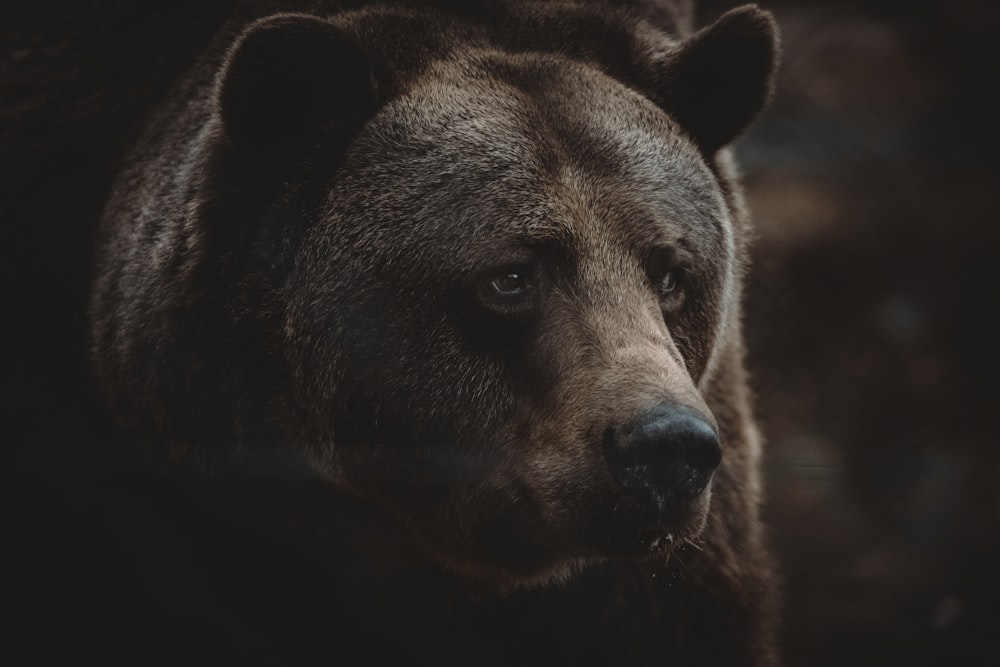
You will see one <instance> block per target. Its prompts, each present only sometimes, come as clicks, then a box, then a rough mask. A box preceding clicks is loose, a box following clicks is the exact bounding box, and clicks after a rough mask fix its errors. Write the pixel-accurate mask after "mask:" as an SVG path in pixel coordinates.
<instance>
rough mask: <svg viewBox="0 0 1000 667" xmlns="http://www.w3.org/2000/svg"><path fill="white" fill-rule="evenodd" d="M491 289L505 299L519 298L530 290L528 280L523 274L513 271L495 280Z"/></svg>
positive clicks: (491, 284) (492, 281) (491, 283)
mask: <svg viewBox="0 0 1000 667" xmlns="http://www.w3.org/2000/svg"><path fill="white" fill-rule="evenodd" d="M490 287H492V288H493V290H494V291H495V292H496V293H497V294H498V295H500V296H503V297H513V296H518V295H520V294H522V293H524V292H525V291H526V290H527V289H528V278H527V276H526V275H525V274H524V273H523V272H521V271H517V270H513V269H512V270H510V271H506V272H504V273H501V274H500V275H498V276H496V277H495V278H493V280H491V281H490Z"/></svg>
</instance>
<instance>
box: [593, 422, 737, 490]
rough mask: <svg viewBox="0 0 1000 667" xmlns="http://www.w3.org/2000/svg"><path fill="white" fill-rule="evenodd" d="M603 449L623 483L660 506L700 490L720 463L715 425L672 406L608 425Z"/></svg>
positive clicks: (617, 476)
mask: <svg viewBox="0 0 1000 667" xmlns="http://www.w3.org/2000/svg"><path fill="white" fill-rule="evenodd" d="M604 449H605V455H606V456H607V459H608V465H609V466H610V467H611V471H612V473H613V474H614V476H615V478H616V479H617V480H618V481H619V482H620V483H621V485H622V487H623V488H624V489H625V490H626V491H627V492H629V493H631V494H634V495H636V496H639V497H640V498H642V499H643V500H645V501H647V502H650V503H652V504H653V505H654V506H656V507H657V508H659V509H663V508H664V507H665V505H667V504H669V503H671V502H676V501H683V500H691V499H692V498H695V497H696V496H698V495H699V494H701V492H702V491H704V490H705V487H706V486H708V482H709V480H711V479H712V472H713V471H715V469H716V468H717V467H718V466H719V463H720V462H721V461H722V448H721V447H720V446H719V436H718V434H717V433H716V431H715V428H714V427H713V426H712V425H711V424H709V423H708V421H706V420H705V418H704V417H702V416H701V415H699V414H698V413H697V412H696V411H694V410H693V409H691V408H688V407H685V406H683V405H675V404H663V405H658V406H656V407H655V408H653V409H651V410H648V411H646V412H644V413H642V414H640V415H639V416H638V417H636V418H635V419H632V420H631V421H629V422H627V423H625V424H623V425H621V426H619V427H617V428H613V429H610V430H609V431H608V433H607V434H606V435H605V447H604Z"/></svg>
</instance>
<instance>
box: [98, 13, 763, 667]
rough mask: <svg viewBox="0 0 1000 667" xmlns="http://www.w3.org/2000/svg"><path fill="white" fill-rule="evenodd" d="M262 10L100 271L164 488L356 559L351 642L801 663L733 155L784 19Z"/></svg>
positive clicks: (346, 633)
mask: <svg viewBox="0 0 1000 667" xmlns="http://www.w3.org/2000/svg"><path fill="white" fill-rule="evenodd" d="M251 4H252V3H251ZM237 14H238V15H237V16H234V18H233V20H232V21H230V22H229V23H227V24H226V26H225V27H224V28H223V29H222V30H221V31H220V32H219V34H218V35H217V36H216V38H215V39H214V41H213V42H212V44H211V45H210V46H209V47H208V48H207V49H206V50H205V52H204V54H203V55H202V56H201V58H200V60H199V62H198V64H197V65H196V66H195V67H194V68H193V69H192V70H191V71H190V72H189V73H188V74H187V75H186V76H185V77H184V78H183V80H182V81H180V82H179V83H178V84H177V85H176V87H175V88H174V89H173V90H171V91H169V93H168V94H167V95H166V98H165V99H166V102H165V103H164V104H163V105H161V108H160V110H159V112H158V113H157V114H156V115H155V116H154V117H153V119H152V120H151V121H150V124H149V127H148V130H147V132H146V133H145V135H144V137H143V139H142V140H141V141H140V142H139V143H138V145H137V146H136V147H135V148H134V149H133V150H132V152H131V154H130V157H129V158H128V159H127V160H126V162H125V166H124V168H123V169H122V171H121V173H120V175H119V177H118V180H117V185H116V186H115V188H114V192H113V195H112V197H111V199H110V201H109V203H108V205H107V207H106V210H105V213H104V216H103V222H102V228H101V235H100V240H99V243H98V248H97V251H96V260H95V262H96V277H95V281H94V287H93V292H92V301H91V323H92V341H93V359H94V366H95V368H96V372H97V375H98V377H99V380H100V382H101V384H102V386H103V387H104V389H105V393H106V398H107V403H108V406H109V408H110V410H111V412H112V414H113V415H114V416H115V418H116V420H117V421H118V422H119V423H120V424H121V426H122V427H123V429H124V431H125V432H126V433H127V434H128V436H129V438H130V439H131V440H132V441H134V442H135V444H136V447H137V448H138V449H139V451H141V452H142V453H143V454H144V456H145V457H146V458H147V460H148V461H149V463H150V465H151V466H153V467H155V468H156V469H157V470H160V471H161V472H162V473H163V474H165V475H168V476H172V477H174V478H181V479H187V480H215V481H217V482H219V484H217V485H216V486H215V487H214V488H221V487H220V485H221V484H222V481H225V482H226V483H231V488H233V489H238V491H234V492H233V495H234V496H238V497H239V500H238V501H237V502H234V503H232V504H233V505H239V506H240V507H241V509H246V510H247V513H248V515H252V516H254V517H257V518H254V519H252V520H251V523H254V522H258V521H259V523H257V524H256V525H269V526H270V525H272V524H273V525H275V526H279V525H280V526H291V528H290V530H289V533H288V535H291V536H294V537H293V538H291V539H294V540H295V544H297V545H307V546H302V548H303V549H305V550H308V551H309V553H310V554H319V556H318V557H319V558H321V559H324V562H326V563H327V564H328V565H329V576H330V577H331V578H332V579H334V580H336V581H338V582H339V588H338V591H339V593H338V594H337V596H336V599H335V600H331V601H330V604H331V605H335V606H337V607H338V608H340V609H343V610H345V613H344V616H345V617H349V618H351V619H352V621H351V623H346V624H344V625H341V626H338V627H337V628H331V629H330V630H329V632H330V637H329V638H327V640H328V641H329V643H330V646H331V651H332V650H333V649H332V647H334V646H336V647H337V648H336V651H337V652H338V653H340V652H341V651H344V650H346V649H345V648H344V647H346V646H351V645H354V646H355V648H357V647H359V646H361V645H364V646H365V647H366V650H367V651H368V653H367V654H366V655H367V656H368V657H371V656H379V657H383V658H385V657H387V656H392V657H393V658H394V659H395V658H398V657H399V656H406V657H407V659H410V660H414V659H415V660H417V661H418V662H423V661H426V662H428V663H434V664H447V663H452V662H453V663H456V664H524V663H529V664H531V663H543V662H544V663H552V662H553V661H554V662H555V663H557V664H615V665H628V664H665V665H666V664H669V665H727V666H729V665H771V664H775V663H776V661H777V658H776V650H775V637H774V635H775V617H776V603H775V601H776V594H775V582H774V576H773V573H772V569H773V568H772V565H771V561H770V558H769V556H768V554H767V553H766V550H765V548H764V546H763V543H762V541H763V536H762V528H761V522H760V518H759V510H758V506H759V504H760V501H761V485H760V471H759V467H760V455H761V448H760V442H759V437H758V435H757V433H756V430H755V427H754V423H753V419H752V410H751V405H750V400H749V394H748V389H747V379H746V375H745V372H744V365H743V356H744V351H743V343H742V338H741V326H740V294H741V282H742V275H743V272H744V270H745V264H746V256H747V245H748V241H749V238H750V236H751V230H750V227H749V223H748V216H747V214H746V212H745V210H744V206H743V203H742V201H741V193H740V189H739V185H738V181H737V178H736V176H735V170H734V167H733V165H732V161H731V158H730V154H729V152H728V150H727V149H726V145H727V144H728V143H729V142H730V141H731V140H732V139H734V138H735V137H736V136H737V135H738V134H739V133H740V132H741V131H742V130H743V129H744V128H745V127H746V126H747V124H748V123H749V122H750V121H751V120H752V119H753V117H754V116H755V115H756V114H757V113H758V111H759V110H760V109H761V107H762V106H763V105H764V104H765V102H766V101H767V99H768V96H769V94H770V91H771V87H772V78H773V76H774V70H775V62H776V35H775V27H774V23H773V21H772V19H771V17H770V15H769V14H768V13H767V12H765V11H762V10H760V9H758V8H756V7H754V6H750V5H748V6H745V7H741V8H738V9H734V10H732V11H730V12H728V13H727V14H725V15H724V16H722V17H721V18H720V19H718V20H717V21H716V22H715V23H713V24H711V25H709V26H708V27H706V28H704V29H702V30H700V31H697V32H695V31H693V29H692V25H691V24H692V19H691V11H690V7H689V6H688V4H687V3H685V2H668V1H663V2H655V1H653V0H650V1H647V2H638V1H637V2H634V3H629V2H615V1H612V0H593V1H577V2H565V1H552V2H548V1H539V2H529V1H525V0H496V1H479V2H457V1H455V2H451V1H446V0H437V1H425V2H403V1H397V0H389V1H386V2H376V3H358V2H350V3H324V2H314V3H309V4H307V5H299V4H296V3H265V4H261V5H257V6H247V7H244V8H243V9H241V10H240V11H239V12H237ZM227 488H229V487H227ZM261 517H263V518H261ZM261 576H267V575H266V574H262V575H261ZM352 610H357V613H356V614H355V613H352ZM362 637H363V638H364V639H363V640H362V639H360V638H362ZM373 652H374V653H373ZM319 657H323V656H319ZM331 657H332V656H331Z"/></svg>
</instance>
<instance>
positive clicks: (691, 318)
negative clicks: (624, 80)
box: [287, 55, 734, 577]
mask: <svg viewBox="0 0 1000 667" xmlns="http://www.w3.org/2000/svg"><path fill="white" fill-rule="evenodd" d="M341 173H342V174H343V175H342V176H340V177H339V178H337V179H336V180H335V182H334V183H333V184H332V187H331V192H330V197H329V205H328V208H327V210H326V211H325V215H324V218H323V220H322V221H321V222H320V223H319V224H317V225H316V226H315V227H314V228H313V229H312V230H311V232H310V234H309V235H308V236H307V238H306V240H305V242H304V245H303V251H302V254H301V257H300V260H301V261H300V262H299V264H298V267H297V270H296V272H295V275H294V277H293V279H292V286H291V288H290V290H289V292H290V293H291V294H294V295H295V302H294V307H293V308H291V310H290V314H289V319H288V326H287V330H288V331H289V335H288V341H287V344H288V345H289V346H290V347H299V349H298V351H297V353H298V355H299V358H300V359H301V360H302V362H301V364H300V365H299V369H300V371H301V376H300V377H299V378H298V382H299V391H300V392H301V394H300V395H301V396H302V397H303V401H304V404H305V412H306V414H307V415H308V417H307V422H308V425H309V429H308V431H307V433H306V434H304V437H305V438H306V440H307V441H308V442H310V443H312V446H313V450H312V451H313V455H314V460H315V464H316V465H317V466H318V467H320V468H321V469H322V470H323V472H324V474H325V476H326V477H328V478H329V479H330V480H331V481H333V482H335V483H338V484H343V485H345V486H347V487H349V488H351V489H353V490H355V491H358V492H360V493H362V494H365V495H368V496H370V497H373V498H377V499H379V500H381V501H383V502H385V503H387V504H388V505H389V507H390V508H392V509H393V510H394V511H396V512H397V513H398V514H400V515H401V516H402V517H404V518H405V520H406V521H407V522H408V523H410V524H412V526H413V528H414V533H415V534H416V535H419V536H421V538H422V539H423V540H424V541H425V542H426V546H427V547H428V548H429V549H430V550H431V551H433V552H435V553H437V554H438V555H439V556H441V557H442V558H443V559H445V560H446V561H448V562H450V563H452V564H453V565H455V566H456V567H458V568H459V569H461V570H468V571H470V572H472V573H476V574H485V573H491V574H492V573H493V571H494V570H499V571H500V572H501V573H502V575H504V576H512V575H514V576H518V577H535V576H539V575H542V574H547V573H550V571H552V570H554V569H558V568H561V567H564V566H566V565H568V564H571V563H572V562H573V561H575V560H579V559H586V558H594V557H605V556H619V555H625V556H637V555H642V554H645V553H648V552H649V551H650V549H651V545H653V544H665V543H666V542H663V541H662V538H664V537H666V536H667V535H672V536H673V537H674V538H676V539H680V538H683V537H690V536H693V535H694V534H696V533H697V531H698V530H699V527H700V525H701V522H702V521H703V519H704V516H705V513H706V510H707V507H708V497H709V493H708V491H707V490H706V491H705V492H704V493H701V494H700V495H696V496H695V497H694V498H691V499H688V500H685V501H683V502H676V503H667V504H665V505H664V506H663V507H660V508H657V507H655V506H651V505H650V504H649V503H648V502H646V501H645V500H644V499H642V498H640V497H637V496H636V495H635V494H633V493H629V492H628V491H627V490H626V489H624V488H623V486H622V484H621V483H620V481H619V480H617V479H616V478H615V475H614V473H613V471H612V469H611V465H610V462H609V457H608V455H607V453H606V452H605V447H606V441H607V439H608V438H609V437H611V435H609V434H611V433H613V432H614V431H615V429H618V428H620V427H621V426H622V425H623V424H626V423H628V422H630V421H631V420H633V419H635V418H636V417H638V416H639V415H641V414H643V413H644V412H645V411H648V410H650V409H652V408H654V407H655V406H657V405H661V404H679V405H684V406H689V407H691V408H693V409H694V410H695V411H697V413H698V414H699V415H701V416H702V418H703V419H704V420H705V421H706V422H708V423H711V416H710V414H709V412H708V410H707V408H706V406H705V404H704V403H703V402H702V400H701V398H700V396H699V393H698V391H697V388H696V384H697V381H698V378H699V377H700V376H701V374H702V373H703V372H704V370H705V368H706V366H707V365H708V363H709V360H710V358H711V356H712V354H713V351H714V350H715V348H716V346H717V341H718V338H719V335H720V331H719V330H720V326H721V323H722V322H723V321H724V320H725V310H726V307H727V282H728V281H729V280H730V278H729V276H731V275H732V271H733V268H734V267H733V263H734V248H733V238H732V236H733V234H732V230H731V228H730V227H731V225H730V222H729V219H728V213H727V211H726V207H725V203H724V200H723V197H722V195H721V193H720V191H719V187H718V185H717V184H716V181H715V179H714V177H713V175H712V173H711V171H710V170H709V168H708V167H707V166H706V164H705V162H704V160H703V158H702V157H701V154H700V153H699V151H698V149H697V147H695V146H694V145H693V144H692V143H691V142H690V141H689V140H687V139H686V138H685V137H684V136H683V134H682V133H681V131H680V129H679V128H678V127H677V126H676V124H675V123H674V122H673V121H671V120H670V119H669V117H668V116H667V115H666V114H664V113H663V112H662V111H661V110H660V109H658V108H657V107H656V106H655V105H654V104H653V103H652V102H650V101H649V100H648V99H646V98H645V97H643V96H641V95H639V94H637V93H635V92H633V91H631V90H629V89H627V88H626V87H625V86H623V85H622V84H620V83H618V82H616V81H614V80H613V79H611V78H609V77H607V76H605V75H603V74H601V73H600V72H597V71H595V70H593V69H590V68H586V67H583V66H581V65H579V64H576V63H572V62H570V61H566V60H562V59H558V58H554V57H549V56H545V57H540V56H534V57H532V56H518V57H501V56H498V55H493V56H488V55H484V56H482V57H481V58H479V59H467V60H463V61H460V62H452V63H441V64H439V65H437V66H436V67H435V68H434V70H433V71H431V72H428V73H427V74H426V76H425V77H424V78H423V79H422V80H421V81H420V82H419V83H417V84H416V85H414V86H413V87H412V89H410V90H409V91H407V93H406V94H404V95H403V96H401V97H399V98H398V99H395V100H393V101H392V102H390V103H389V104H388V105H386V106H385V107H384V108H383V109H382V110H381V111H379V113H378V114H377V115H376V116H375V117H374V118H373V119H372V120H371V121H370V122H369V123H368V124H366V126H365V127H364V128H363V129H362V131H361V133H360V134H359V136H358V137H357V139H356V140H355V142H354V143H353V145H352V148H351V149H350V150H349V152H348V154H347V156H346V158H345V161H344V163H343V168H342V171H341ZM303 344H305V345H304V346H303Z"/></svg>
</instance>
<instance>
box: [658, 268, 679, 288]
mask: <svg viewBox="0 0 1000 667" xmlns="http://www.w3.org/2000/svg"><path fill="white" fill-rule="evenodd" d="M675 289H677V272H676V271H670V272H668V273H667V275H665V276H663V280H661V281H660V294H670V293H671V292H673V291H674V290H675Z"/></svg>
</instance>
